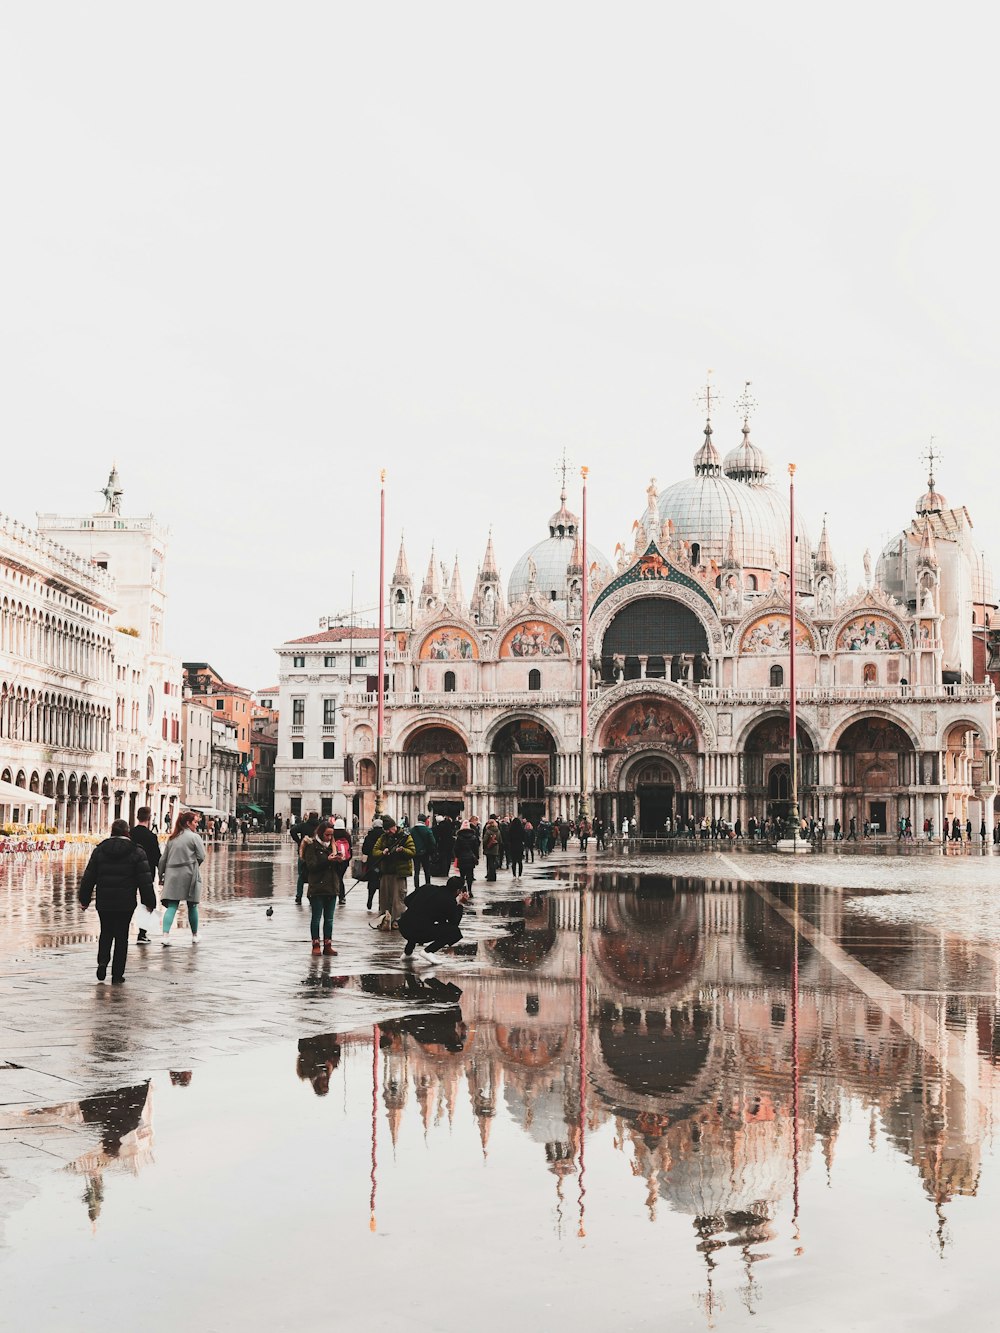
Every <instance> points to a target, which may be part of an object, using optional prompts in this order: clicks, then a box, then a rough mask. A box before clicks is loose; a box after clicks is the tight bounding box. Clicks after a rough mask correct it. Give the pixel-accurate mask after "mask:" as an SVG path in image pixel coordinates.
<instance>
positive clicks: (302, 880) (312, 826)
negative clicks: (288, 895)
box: [288, 811, 319, 903]
mask: <svg viewBox="0 0 1000 1333" xmlns="http://www.w3.org/2000/svg"><path fill="white" fill-rule="evenodd" d="M318 823H319V815H318V814H316V812H315V811H311V812H310V813H309V814H308V815H306V817H305V819H300V820H298V821H297V823H295V824H293V825H292V827H291V828H290V829H289V830H288V836H289V837H290V838H291V840H292V842H294V843H295V861H296V867H297V869H296V876H295V901H296V902H297V903H300V902H301V901H302V894H303V892H304V891H305V887H306V864H305V862H304V861H303V859H302V840H303V838H311V837H312V836H313V835H314V834H315V832H316V826H317V824H318Z"/></svg>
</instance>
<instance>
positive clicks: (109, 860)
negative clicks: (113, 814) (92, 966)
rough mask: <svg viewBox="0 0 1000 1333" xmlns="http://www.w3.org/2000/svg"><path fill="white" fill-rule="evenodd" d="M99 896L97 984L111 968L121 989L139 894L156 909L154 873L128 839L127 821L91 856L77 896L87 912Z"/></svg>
mask: <svg viewBox="0 0 1000 1333" xmlns="http://www.w3.org/2000/svg"><path fill="white" fill-rule="evenodd" d="M95 893H96V895H97V915H98V918H99V920H100V923H101V931H100V935H99V936H98V940H97V980H98V981H103V980H104V979H105V977H106V976H107V975H108V964H109V963H110V964H111V980H112V982H113V983H114V984H115V985H120V984H121V983H122V982H123V981H124V980H125V960H126V958H127V957H128V932H129V926H130V925H131V923H132V913H133V912H134V911H135V895H136V894H137V893H138V895H139V897H140V899H141V900H142V904H143V906H144V907H148V908H149V910H150V911H152V910H153V908H154V907H155V906H156V894H155V893H154V892H153V872H152V871H151V870H150V868H149V862H148V861H147V860H146V856H145V853H144V852H143V850H142V848H141V847H138V846H137V845H136V844H135V843H134V842H133V841H132V839H131V837H130V836H129V830H128V820H127V819H116V820H115V822H114V823H113V824H112V825H111V836H110V837H108V838H105V839H104V841H103V842H99V843H98V844H97V846H96V847H95V848H94V850H93V852H91V855H90V860H89V861H88V862H87V868H86V870H84V872H83V878H82V879H81V881H80V888H79V891H78V894H77V897H78V898H79V902H80V906H81V907H82V908H83V909H84V911H86V909H87V908H88V907H89V906H90V900H91V898H93V897H94V895H95Z"/></svg>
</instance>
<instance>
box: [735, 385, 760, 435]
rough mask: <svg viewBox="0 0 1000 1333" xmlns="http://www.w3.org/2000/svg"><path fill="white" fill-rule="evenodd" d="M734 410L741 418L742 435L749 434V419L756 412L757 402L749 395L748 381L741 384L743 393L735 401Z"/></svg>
mask: <svg viewBox="0 0 1000 1333" xmlns="http://www.w3.org/2000/svg"><path fill="white" fill-rule="evenodd" d="M736 409H737V411H738V412H739V413H740V414H741V416H742V417H743V429H744V433H747V432H749V430H750V418H751V417H752V416H753V414H754V412H756V410H757V400H756V398H754V397H753V395H752V394H751V393H750V380H746V381H745V382H744V384H743V392H742V393H741V394H740V396H739V398H737V400H736Z"/></svg>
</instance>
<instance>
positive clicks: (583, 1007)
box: [576, 875, 589, 1237]
mask: <svg viewBox="0 0 1000 1333" xmlns="http://www.w3.org/2000/svg"><path fill="white" fill-rule="evenodd" d="M588 947H589V941H588V933H587V885H586V876H585V875H581V879H580V1175H579V1186H580V1190H579V1195H578V1202H579V1209H580V1224H579V1227H578V1228H577V1233H576V1234H577V1235H578V1236H580V1237H583V1236H585V1235H586V1234H587V1229H586V1227H585V1226H584V1199H585V1196H586V1193H587V1187H586V1184H585V1183H584V1171H585V1169H586V1147H587V949H588Z"/></svg>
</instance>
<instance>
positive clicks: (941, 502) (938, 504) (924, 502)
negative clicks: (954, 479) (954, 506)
mask: <svg viewBox="0 0 1000 1333" xmlns="http://www.w3.org/2000/svg"><path fill="white" fill-rule="evenodd" d="M928 485H929V487H930V489H929V490H928V491H927V492H926V494H924V495H922V496H921V497H920V499H919V500H918V501H917V513H918V514H919V515H920V516H921V517H923V515H924V514H940V513H942V512H943V511H944V510H945V509H947V508H948V501H947V500H946V499H945V498H944V496H943V495H942V494H941V492H940V491H936V490H935V489H934V478H933V477H930V478H928Z"/></svg>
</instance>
